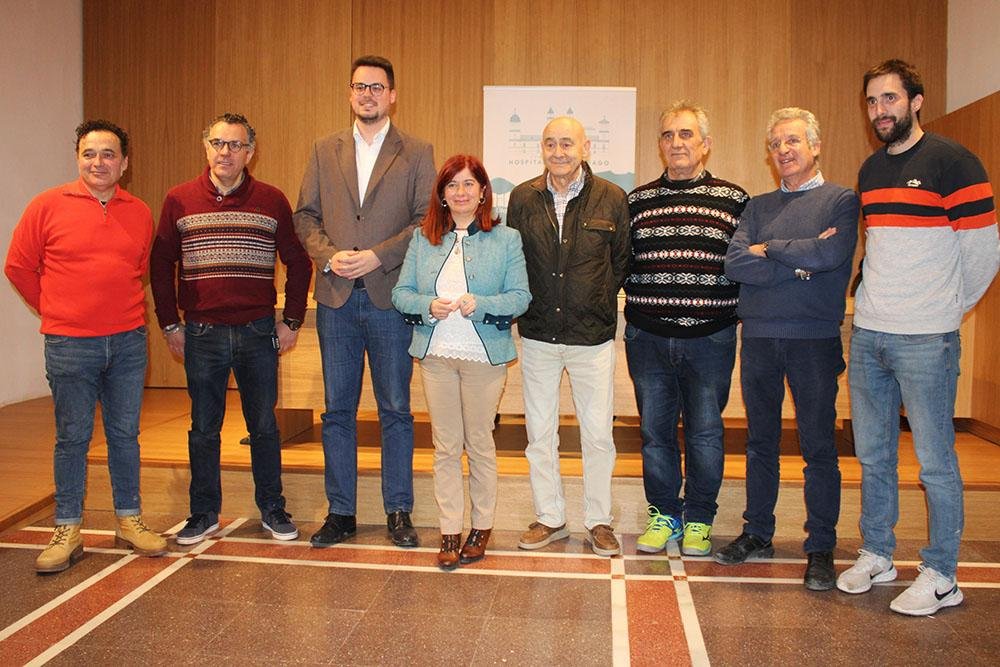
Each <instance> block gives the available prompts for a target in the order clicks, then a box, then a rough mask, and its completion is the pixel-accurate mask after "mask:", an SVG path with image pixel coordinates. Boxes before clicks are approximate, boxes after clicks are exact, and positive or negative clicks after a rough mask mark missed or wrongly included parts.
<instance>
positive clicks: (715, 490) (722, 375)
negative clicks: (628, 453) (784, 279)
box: [625, 324, 736, 524]
mask: <svg viewBox="0 0 1000 667" xmlns="http://www.w3.org/2000/svg"><path fill="white" fill-rule="evenodd" d="M625 356H626V359H627V360H628V372H629V375H630V376H631V377H632V384H633V386H634V387H635V402H636V404H637V405H638V407H639V417H640V431H641V434H642V483H643V487H644V488H645V491H646V501H647V502H648V503H649V504H650V505H654V506H655V507H656V508H657V509H658V510H659V511H660V513H662V514H672V515H674V516H676V517H678V518H682V519H683V520H684V521H686V522H689V523H690V522H697V523H707V524H711V523H712V521H713V520H714V519H715V512H716V510H717V509H718V507H719V506H718V504H717V502H716V501H717V500H718V497H719V488H720V487H721V486H722V471H723V467H724V464H725V451H724V449H723V436H724V434H725V429H724V426H723V422H722V411H723V410H724V409H725V407H726V402H727V401H728V400H729V385H730V382H731V379H732V375H733V365H734V363H735V359H736V325H733V326H729V327H726V328H725V329H722V330H721V331H717V332H715V333H713V334H711V335H708V336H701V337H698V338H666V337H663V336H657V335H655V334H651V333H649V332H646V331H643V330H641V329H639V328H637V327H635V326H633V325H631V324H629V325H627V326H626V327H625ZM681 416H683V420H684V473H685V474H684V476H683V477H682V474H681V449H680V446H679V443H678V441H677V420H678V418H679V417H681ZM685 478H686V479H685ZM682 481H684V499H683V501H682V500H681V499H680V497H679V496H680V491H681V482H682Z"/></svg>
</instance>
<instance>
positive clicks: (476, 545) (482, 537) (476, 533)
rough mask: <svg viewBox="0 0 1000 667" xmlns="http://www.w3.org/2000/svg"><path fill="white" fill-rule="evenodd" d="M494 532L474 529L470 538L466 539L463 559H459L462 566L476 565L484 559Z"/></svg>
mask: <svg viewBox="0 0 1000 667" xmlns="http://www.w3.org/2000/svg"><path fill="white" fill-rule="evenodd" d="M492 530H493V529H492V528H487V529H485V530H479V529H478V528H473V529H472V530H471V531H469V536H468V537H467V538H465V545H464V546H463V547H462V553H461V558H460V559H459V562H461V563H462V565H468V564H469V563H475V562H476V561H479V560H482V559H483V556H485V555H486V543H487V542H489V541H490V533H491V532H492Z"/></svg>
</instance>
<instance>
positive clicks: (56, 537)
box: [49, 524, 72, 547]
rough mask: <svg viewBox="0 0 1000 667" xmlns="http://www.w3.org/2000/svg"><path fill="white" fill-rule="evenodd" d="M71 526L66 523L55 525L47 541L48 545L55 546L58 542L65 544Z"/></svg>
mask: <svg viewBox="0 0 1000 667" xmlns="http://www.w3.org/2000/svg"><path fill="white" fill-rule="evenodd" d="M71 529H72V526H70V525H68V524H60V525H58V526H56V531H55V532H54V533H52V539H51V540H50V541H49V546H53V547H54V546H56V545H60V544H66V542H67V541H68V540H69V533H70V530H71Z"/></svg>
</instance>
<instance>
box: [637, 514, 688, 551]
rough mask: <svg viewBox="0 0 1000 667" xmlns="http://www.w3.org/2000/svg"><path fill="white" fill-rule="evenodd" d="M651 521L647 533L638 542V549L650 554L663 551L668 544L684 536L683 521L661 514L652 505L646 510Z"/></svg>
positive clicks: (647, 524) (647, 525) (648, 523)
mask: <svg viewBox="0 0 1000 667" xmlns="http://www.w3.org/2000/svg"><path fill="white" fill-rule="evenodd" d="M646 513H647V514H649V521H647V522H646V532H645V533H643V534H642V535H640V536H639V539H637V540H636V549H638V550H639V551H643V552H645V553H649V554H655V553H656V552H658V551H663V549H664V547H666V546H667V542H672V541H674V540H677V539H679V538H680V536H681V535H683V534H684V525H683V524H682V523H681V520H680V519H678V518H677V517H675V516H672V515H670V514H660V510H658V509H656V508H655V507H654V506H652V505H650V506H649V508H648V509H647V510H646Z"/></svg>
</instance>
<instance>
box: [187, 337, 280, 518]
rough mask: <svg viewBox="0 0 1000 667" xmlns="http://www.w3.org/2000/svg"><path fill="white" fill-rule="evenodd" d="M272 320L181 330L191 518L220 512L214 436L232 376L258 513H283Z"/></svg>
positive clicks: (276, 373)
mask: <svg viewBox="0 0 1000 667" xmlns="http://www.w3.org/2000/svg"><path fill="white" fill-rule="evenodd" d="M275 341H276V337H275V334H274V318H273V317H262V318H261V319H259V320H254V321H253V322H250V323H249V324H243V325H235V326H228V325H224V324H201V323H198V322H188V323H187V325H186V326H185V327H184V370H185V371H186V372H187V384H188V394H189V395H190V396H191V430H190V431H189V432H188V457H189V459H190V461H191V488H190V495H191V513H192V514H197V513H206V512H215V513H218V512H219V511H220V510H221V509H222V477H221V473H220V470H219V443H220V437H219V432H220V431H221V429H222V419H223V417H224V416H225V414H226V385H227V384H228V383H229V372H230V371H232V372H233V375H235V377H236V386H237V387H238V388H239V391H240V402H241V403H242V405H243V418H244V419H245V420H246V425H247V431H248V432H249V433H250V467H251V470H252V471H253V481H254V485H255V488H256V491H255V493H254V500H255V501H256V503H257V507H259V508H260V510H261V512H264V511H267V510H269V509H273V508H276V507H278V508H282V509H283V508H284V507H285V499H284V497H283V496H282V495H281V438H280V437H279V435H278V423H277V421H276V420H275V418H274V406H275V404H276V403H277V400H278V349H277V346H276V345H275Z"/></svg>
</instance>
